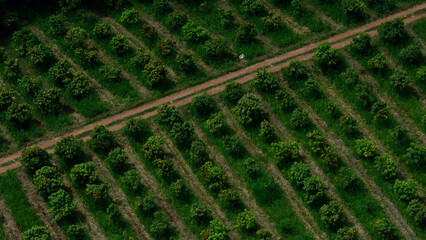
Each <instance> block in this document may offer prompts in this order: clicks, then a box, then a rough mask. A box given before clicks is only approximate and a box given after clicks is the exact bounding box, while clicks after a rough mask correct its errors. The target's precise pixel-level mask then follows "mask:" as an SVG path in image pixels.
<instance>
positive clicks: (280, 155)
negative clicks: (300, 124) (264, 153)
mask: <svg viewBox="0 0 426 240" xmlns="http://www.w3.org/2000/svg"><path fill="white" fill-rule="evenodd" d="M271 151H272V155H273V161H274V162H275V163H276V164H282V163H285V162H294V161H297V160H299V158H300V155H299V147H298V145H297V143H296V142H282V141H280V142H278V143H272V144H271Z"/></svg>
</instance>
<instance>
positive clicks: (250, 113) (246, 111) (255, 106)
mask: <svg viewBox="0 0 426 240" xmlns="http://www.w3.org/2000/svg"><path fill="white" fill-rule="evenodd" d="M232 112H233V113H234V114H235V115H236V117H237V119H238V121H239V122H240V123H242V124H244V125H250V124H255V123H258V122H259V121H261V120H262V119H263V116H264V111H263V108H262V106H261V104H260V98H259V97H258V96H257V95H254V94H252V93H247V94H245V95H244V96H243V97H242V98H241V99H240V100H239V101H238V103H237V106H236V107H235V108H233V109H232Z"/></svg>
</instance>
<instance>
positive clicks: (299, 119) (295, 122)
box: [290, 108, 310, 129]
mask: <svg viewBox="0 0 426 240" xmlns="http://www.w3.org/2000/svg"><path fill="white" fill-rule="evenodd" d="M290 123H291V125H292V126H293V128H295V129H305V128H307V127H308V126H309V123H310V121H309V117H308V114H307V113H306V112H305V111H303V110H302V109H301V108H296V109H294V110H293V113H292V114H291V118H290Z"/></svg>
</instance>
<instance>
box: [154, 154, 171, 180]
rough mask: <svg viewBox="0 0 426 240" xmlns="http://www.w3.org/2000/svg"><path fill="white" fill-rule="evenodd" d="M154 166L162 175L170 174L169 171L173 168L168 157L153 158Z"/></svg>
mask: <svg viewBox="0 0 426 240" xmlns="http://www.w3.org/2000/svg"><path fill="white" fill-rule="evenodd" d="M152 163H153V164H154V166H155V167H157V172H158V174H160V176H162V177H168V176H170V173H171V172H172V170H173V163H172V161H171V160H170V159H169V158H165V159H155V160H154V161H153V162H152Z"/></svg>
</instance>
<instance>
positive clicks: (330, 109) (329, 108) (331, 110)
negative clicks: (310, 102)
mask: <svg viewBox="0 0 426 240" xmlns="http://www.w3.org/2000/svg"><path fill="white" fill-rule="evenodd" d="M325 111H326V112H327V113H328V114H330V115H331V116H332V117H333V118H334V119H336V118H337V117H338V116H339V111H338V110H337V106H336V104H334V103H333V102H328V103H326V105H325Z"/></svg>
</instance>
